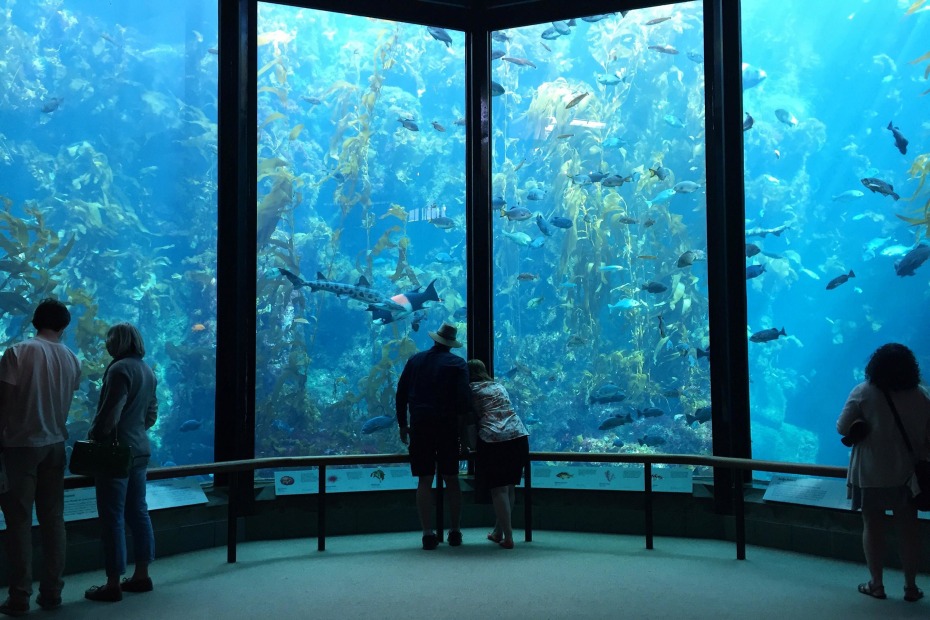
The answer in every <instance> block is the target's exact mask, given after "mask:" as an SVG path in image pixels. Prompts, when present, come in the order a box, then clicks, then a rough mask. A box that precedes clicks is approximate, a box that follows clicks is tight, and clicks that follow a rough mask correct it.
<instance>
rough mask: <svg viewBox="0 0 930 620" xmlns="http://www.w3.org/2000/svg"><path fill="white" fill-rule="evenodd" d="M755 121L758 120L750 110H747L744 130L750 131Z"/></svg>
mask: <svg viewBox="0 0 930 620" xmlns="http://www.w3.org/2000/svg"><path fill="white" fill-rule="evenodd" d="M754 122H756V121H755V119H753V118H752V115H751V114H749V112H746V118H745V119H744V120H743V131H749V130H750V129H752V124H753V123H754Z"/></svg>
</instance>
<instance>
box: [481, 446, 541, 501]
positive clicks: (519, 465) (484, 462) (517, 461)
mask: <svg viewBox="0 0 930 620" xmlns="http://www.w3.org/2000/svg"><path fill="white" fill-rule="evenodd" d="M529 453H530V442H529V438H528V437H526V436H523V437H517V438H516V439H511V440H510V441H495V442H487V441H482V440H481V438H479V439H478V454H477V455H476V457H475V495H476V497H475V501H477V502H478V503H482V504H486V503H488V502H490V490H491V489H493V488H495V487H504V486H508V485H511V484H520V479H521V478H522V477H523V465H524V464H525V463H526V459H527V457H528V456H529Z"/></svg>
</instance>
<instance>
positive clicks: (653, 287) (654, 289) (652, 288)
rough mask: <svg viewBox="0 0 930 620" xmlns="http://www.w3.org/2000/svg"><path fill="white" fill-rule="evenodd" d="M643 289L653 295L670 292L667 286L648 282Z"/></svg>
mask: <svg viewBox="0 0 930 620" xmlns="http://www.w3.org/2000/svg"><path fill="white" fill-rule="evenodd" d="M642 288H643V290H644V291H646V292H647V293H653V294H656V293H664V292H665V291H667V290H668V287H667V286H665V285H664V284H661V283H659V282H647V283H646V284H643V285H642Z"/></svg>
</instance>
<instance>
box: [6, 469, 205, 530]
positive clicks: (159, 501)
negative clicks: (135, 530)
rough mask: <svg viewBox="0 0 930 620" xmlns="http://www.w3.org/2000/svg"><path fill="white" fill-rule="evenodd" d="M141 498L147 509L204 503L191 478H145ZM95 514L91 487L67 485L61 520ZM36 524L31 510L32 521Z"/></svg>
mask: <svg viewBox="0 0 930 620" xmlns="http://www.w3.org/2000/svg"><path fill="white" fill-rule="evenodd" d="M145 501H146V503H147V504H148V506H149V512H151V511H153V510H162V509H165V508H175V507H177V506H193V505H195V504H206V503H207V495H206V493H204V492H203V488H202V487H201V486H200V482H198V481H197V480H196V479H195V478H177V479H174V480H158V481H155V482H149V483H148V484H147V485H146V489H145ZM96 518H97V492H96V490H95V489H94V488H93V487H83V488H80V489H68V490H66V491H65V521H83V520H85V519H96ZM38 524H39V520H38V518H37V517H36V514H35V510H33V512H32V525H33V526H36V525H38ZM5 529H6V521H5V520H4V518H3V514H2V513H0V530H5Z"/></svg>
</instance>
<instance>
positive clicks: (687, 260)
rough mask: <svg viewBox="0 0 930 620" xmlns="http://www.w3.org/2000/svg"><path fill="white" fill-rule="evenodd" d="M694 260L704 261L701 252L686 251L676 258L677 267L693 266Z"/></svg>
mask: <svg viewBox="0 0 930 620" xmlns="http://www.w3.org/2000/svg"><path fill="white" fill-rule="evenodd" d="M696 260H704V252H702V251H701V250H688V251H687V252H684V253H683V254H682V255H681V256H679V257H678V266H679V267H687V266H689V265H693V264H694V261H696Z"/></svg>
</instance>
